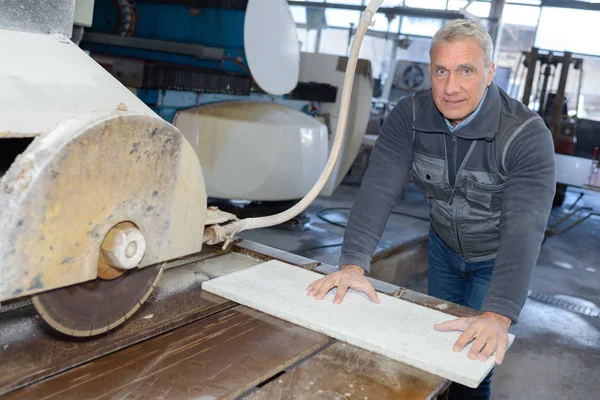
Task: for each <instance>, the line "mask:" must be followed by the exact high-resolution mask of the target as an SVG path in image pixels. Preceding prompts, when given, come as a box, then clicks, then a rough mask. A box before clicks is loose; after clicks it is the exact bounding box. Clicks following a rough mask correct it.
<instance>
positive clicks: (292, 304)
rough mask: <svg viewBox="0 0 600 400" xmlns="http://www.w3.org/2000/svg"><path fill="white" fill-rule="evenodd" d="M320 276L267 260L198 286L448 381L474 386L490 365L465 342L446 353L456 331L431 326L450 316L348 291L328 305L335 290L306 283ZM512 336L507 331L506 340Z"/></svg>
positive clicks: (385, 297)
mask: <svg viewBox="0 0 600 400" xmlns="http://www.w3.org/2000/svg"><path fill="white" fill-rule="evenodd" d="M320 277H322V275H320V274H318V273H316V272H312V271H308V270H304V269H301V268H298V267H296V266H292V265H289V264H285V263H282V262H280V261H269V262H266V263H262V264H258V265H255V266H252V267H249V268H246V269H244V270H241V271H238V272H233V273H231V274H228V275H224V276H222V277H219V278H216V279H212V280H209V281H207V282H204V283H203V284H202V287H203V289H204V290H206V291H208V292H211V293H214V294H216V295H219V296H222V297H225V298H227V299H230V300H232V301H235V302H237V303H240V304H244V305H246V306H248V307H251V308H254V309H256V310H259V311H262V312H264V313H266V314H270V315H273V316H275V317H278V318H281V319H284V320H286V321H290V322H292V323H295V324H298V325H301V326H304V327H306V328H308V329H311V330H314V331H317V332H320V333H323V334H326V335H328V336H330V337H333V338H336V339H338V340H341V341H344V342H346V343H349V344H352V345H355V346H357V347H361V348H364V349H366V350H369V351H373V352H375V353H378V354H381V355H384V356H387V357H389V358H392V359H395V360H397V361H400V362H403V363H406V364H409V365H412V366H414V367H416V368H419V369H422V370H424V371H428V372H431V373H433V374H436V375H439V376H442V377H444V378H446V379H449V380H451V381H454V382H458V383H461V384H463V385H466V386H470V387H477V386H478V385H479V383H480V382H481V381H482V380H483V378H485V376H486V375H487V374H488V373H489V371H490V370H491V368H492V367H493V366H494V363H495V359H496V358H495V355H494V356H492V357H491V358H490V359H489V360H488V361H486V362H481V361H479V360H470V359H469V358H467V353H468V351H469V349H470V345H469V346H467V347H466V348H465V349H463V351H462V352H461V353H455V352H454V351H452V346H453V345H454V342H455V341H456V340H457V339H458V337H459V336H460V332H437V331H435V330H434V329H433V325H434V324H436V323H440V322H445V321H449V320H452V319H454V318H455V317H453V316H451V315H448V314H445V313H443V312H440V311H435V310H432V309H429V308H426V307H423V306H419V305H416V304H412V303H409V302H407V301H404V300H400V299H396V298H394V297H391V296H388V295H385V294H379V298H380V300H381V303H379V304H376V303H373V302H371V300H369V298H368V297H367V296H366V295H364V294H363V293H359V292H355V291H352V290H349V291H348V293H347V294H346V296H345V297H344V301H342V303H341V304H333V297H334V295H335V290H332V291H330V292H329V293H328V295H327V297H325V299H323V300H321V301H318V300H315V299H314V298H313V297H310V296H308V295H307V294H306V287H307V286H308V285H309V284H310V283H311V282H313V281H314V280H315V279H318V278H320ZM513 340H514V335H512V334H511V335H510V342H511V344H512V342H513Z"/></svg>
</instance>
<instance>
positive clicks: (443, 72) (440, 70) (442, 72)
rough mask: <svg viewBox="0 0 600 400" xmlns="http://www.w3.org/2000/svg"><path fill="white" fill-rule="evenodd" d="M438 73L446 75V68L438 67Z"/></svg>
mask: <svg viewBox="0 0 600 400" xmlns="http://www.w3.org/2000/svg"><path fill="white" fill-rule="evenodd" d="M435 72H436V73H437V74H438V75H440V76H443V75H446V70H445V69H438V70H436V71H435Z"/></svg>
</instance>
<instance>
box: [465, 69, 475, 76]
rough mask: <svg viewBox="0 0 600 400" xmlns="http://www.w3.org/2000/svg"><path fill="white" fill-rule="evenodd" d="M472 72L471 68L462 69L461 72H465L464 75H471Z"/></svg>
mask: <svg viewBox="0 0 600 400" xmlns="http://www.w3.org/2000/svg"><path fill="white" fill-rule="evenodd" d="M472 73H473V70H472V69H471V68H465V69H463V74H465V75H471V74H472Z"/></svg>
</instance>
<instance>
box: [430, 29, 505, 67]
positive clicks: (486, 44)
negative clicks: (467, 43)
mask: <svg viewBox="0 0 600 400" xmlns="http://www.w3.org/2000/svg"><path fill="white" fill-rule="evenodd" d="M464 39H473V40H475V41H476V42H477V43H479V45H480V46H481V48H482V49H483V54H484V62H485V66H486V68H489V66H490V64H491V63H492V57H493V54H494V43H493V42H492V38H491V36H490V34H489V33H488V32H487V31H486V30H485V29H484V28H483V27H482V26H481V25H479V24H477V23H476V22H473V21H470V20H467V19H455V20H453V21H450V22H448V23H447V24H446V25H444V26H443V27H442V28H441V29H440V30H438V31H437V32H436V33H435V35H434V36H433V39H432V40H431V47H430V48H429V56H430V57H431V54H432V53H433V48H434V47H435V45H436V44H438V43H439V42H454V41H456V40H464Z"/></svg>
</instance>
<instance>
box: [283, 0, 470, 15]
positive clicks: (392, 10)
mask: <svg viewBox="0 0 600 400" xmlns="http://www.w3.org/2000/svg"><path fill="white" fill-rule="evenodd" d="M288 4H289V5H290V6H302V7H318V8H336V9H340V10H356V11H364V10H365V6H354V5H350V4H336V3H317V2H314V1H292V0H288ZM377 12H379V13H382V14H386V15H387V14H391V15H402V16H407V17H420V18H435V19H448V20H449V19H456V18H464V14H463V13H462V12H460V11H454V10H431V9H427V8H412V7H380V8H379V10H378V11H377Z"/></svg>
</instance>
